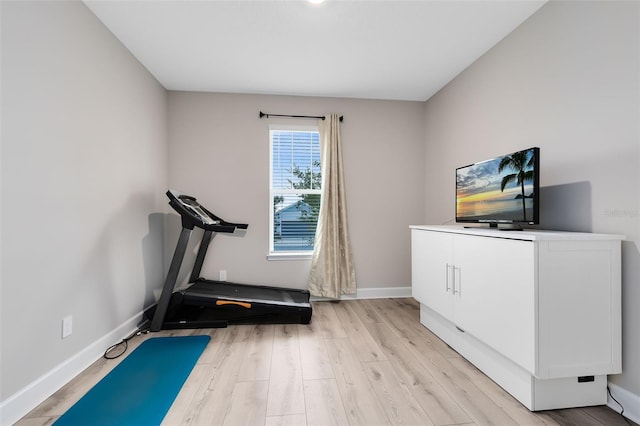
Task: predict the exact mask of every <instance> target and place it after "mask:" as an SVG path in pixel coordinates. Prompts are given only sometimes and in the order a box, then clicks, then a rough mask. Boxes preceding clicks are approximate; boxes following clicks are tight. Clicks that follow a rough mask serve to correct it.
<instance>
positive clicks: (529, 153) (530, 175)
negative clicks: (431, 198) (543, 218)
mask: <svg viewBox="0 0 640 426" xmlns="http://www.w3.org/2000/svg"><path fill="white" fill-rule="evenodd" d="M539 192H540V148H529V149H525V150H522V151H518V152H513V153H511V154H507V155H503V156H500V157H496V158H492V159H490V160H485V161H481V162H479V163H474V164H469V165H468V166H464V167H458V168H457V169H456V222H462V223H488V224H489V225H490V227H497V226H498V224H503V223H504V224H529V225H536V224H539V223H540V222H539V210H540V205H539V204H540V203H539Z"/></svg>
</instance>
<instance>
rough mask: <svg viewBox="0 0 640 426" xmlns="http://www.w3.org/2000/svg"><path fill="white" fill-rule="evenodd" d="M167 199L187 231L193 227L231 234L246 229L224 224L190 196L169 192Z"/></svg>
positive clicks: (242, 224) (236, 224)
mask: <svg viewBox="0 0 640 426" xmlns="http://www.w3.org/2000/svg"><path fill="white" fill-rule="evenodd" d="M167 197H169V205H170V206H171V207H173V209H174V210H175V211H177V212H178V213H179V214H180V216H181V217H182V226H183V227H185V228H187V229H193V228H194V226H195V227H198V228H200V229H204V230H209V231H215V232H227V233H231V232H234V231H235V230H236V229H237V228H239V229H247V227H248V225H247V224H244V223H230V222H225V221H224V220H222V219H220V218H219V217H218V216H216V215H214V214H213V213H211V212H210V211H209V210H207V209H206V208H204V207H203V206H202V205H201V204H200V203H199V202H198V200H196V198H195V197H192V196H190V195H185V194H181V193H179V192H177V191H173V190H169V191H167Z"/></svg>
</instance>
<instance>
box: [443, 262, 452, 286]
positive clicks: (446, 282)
mask: <svg viewBox="0 0 640 426" xmlns="http://www.w3.org/2000/svg"><path fill="white" fill-rule="evenodd" d="M451 266H452V265H449V264H448V263H447V272H446V279H445V283H444V284H445V291H447V292H448V291H449V290H451V286H449V283H450V282H451V279H450V277H449V270H450V269H451Z"/></svg>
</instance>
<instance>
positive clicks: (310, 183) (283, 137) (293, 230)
mask: <svg viewBox="0 0 640 426" xmlns="http://www.w3.org/2000/svg"><path fill="white" fill-rule="evenodd" d="M269 139H270V141H271V143H270V151H271V155H270V166H271V167H270V170H271V173H270V174H271V179H270V181H271V182H270V188H271V189H270V196H269V200H270V201H269V203H270V206H269V212H270V215H271V218H270V232H269V234H270V241H269V254H273V255H277V254H299V253H307V254H311V253H312V252H313V243H314V239H315V235H316V226H317V223H318V213H319V212H320V195H321V188H320V185H321V172H320V137H319V134H318V128H317V127H316V126H313V127H304V128H303V127H296V128H292V126H288V127H279V128H278V127H273V126H272V127H270V129H269Z"/></svg>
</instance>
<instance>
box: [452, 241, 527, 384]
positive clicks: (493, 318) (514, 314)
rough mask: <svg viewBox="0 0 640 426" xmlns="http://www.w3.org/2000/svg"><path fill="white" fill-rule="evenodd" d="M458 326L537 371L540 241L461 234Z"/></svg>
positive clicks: (456, 254)
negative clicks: (537, 256)
mask: <svg viewBox="0 0 640 426" xmlns="http://www.w3.org/2000/svg"><path fill="white" fill-rule="evenodd" d="M454 263H455V265H456V271H455V272H456V277H455V278H456V279H455V295H454V300H455V302H454V322H455V324H456V325H457V326H458V327H459V328H461V329H463V330H465V332H467V333H470V334H472V335H473V336H475V337H476V338H478V339H479V340H481V341H483V342H484V343H486V344H487V345H489V346H491V347H493V348H494V349H495V350H497V351H498V352H500V353H502V354H503V355H504V356H506V357H507V358H510V359H511V360H513V361H514V362H516V363H517V364H519V365H521V366H522V367H524V368H526V369H527V370H529V371H530V372H532V373H534V372H535V350H534V348H535V318H536V317H535V303H536V298H535V282H536V274H537V271H536V268H535V243H534V242H532V241H521V240H511V239H504V238H491V237H479V236H468V235H456V236H455V237H454Z"/></svg>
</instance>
